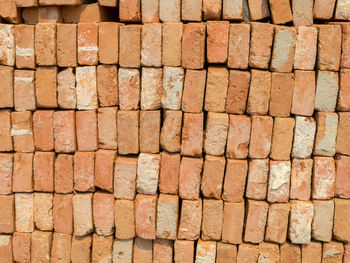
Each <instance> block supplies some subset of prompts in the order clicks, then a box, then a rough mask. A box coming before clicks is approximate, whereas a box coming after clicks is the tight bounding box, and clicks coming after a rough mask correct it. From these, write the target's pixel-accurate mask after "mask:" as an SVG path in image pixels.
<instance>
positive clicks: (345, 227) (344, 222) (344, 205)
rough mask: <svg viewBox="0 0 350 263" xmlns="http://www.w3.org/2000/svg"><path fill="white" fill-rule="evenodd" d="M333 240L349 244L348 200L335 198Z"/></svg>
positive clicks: (349, 212) (349, 204) (349, 211)
mask: <svg viewBox="0 0 350 263" xmlns="http://www.w3.org/2000/svg"><path fill="white" fill-rule="evenodd" d="M333 200H334V225H333V238H335V239H337V240H339V241H343V242H348V241H349V240H350V224H349V221H350V217H349V214H350V202H349V200H346V199H338V198H334V199H333Z"/></svg>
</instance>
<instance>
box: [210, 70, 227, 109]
mask: <svg viewBox="0 0 350 263" xmlns="http://www.w3.org/2000/svg"><path fill="white" fill-rule="evenodd" d="M227 88H228V70H227V69H226V68H224V67H209V68H208V75H207V86H206V90H205V102H204V109H205V110H206V111H214V112H224V111H225V106H226V97H227Z"/></svg>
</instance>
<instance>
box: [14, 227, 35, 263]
mask: <svg viewBox="0 0 350 263" xmlns="http://www.w3.org/2000/svg"><path fill="white" fill-rule="evenodd" d="M31 236H32V235H31V234H30V233H21V232H15V233H14V234H13V236H12V253H13V260H14V261H15V262H20V263H29V262H30V246H31Z"/></svg>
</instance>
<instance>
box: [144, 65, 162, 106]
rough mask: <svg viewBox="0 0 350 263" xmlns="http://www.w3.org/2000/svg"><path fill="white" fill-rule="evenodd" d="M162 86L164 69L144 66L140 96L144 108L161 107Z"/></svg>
mask: <svg viewBox="0 0 350 263" xmlns="http://www.w3.org/2000/svg"><path fill="white" fill-rule="evenodd" d="M162 87H163V69H162V68H146V67H143V68H142V74H141V98H140V100H141V102H140V106H141V109H142V110H157V109H159V108H160V106H161V92H162Z"/></svg>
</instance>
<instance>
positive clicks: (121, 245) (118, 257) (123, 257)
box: [112, 239, 134, 263]
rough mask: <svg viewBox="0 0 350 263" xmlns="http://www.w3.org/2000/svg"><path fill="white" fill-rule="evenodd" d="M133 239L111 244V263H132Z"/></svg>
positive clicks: (116, 241)
mask: <svg viewBox="0 0 350 263" xmlns="http://www.w3.org/2000/svg"><path fill="white" fill-rule="evenodd" d="M133 241H134V240H133V239H128V240H115V241H114V243H113V255H112V259H113V262H116V263H123V262H132V249H133Z"/></svg>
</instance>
